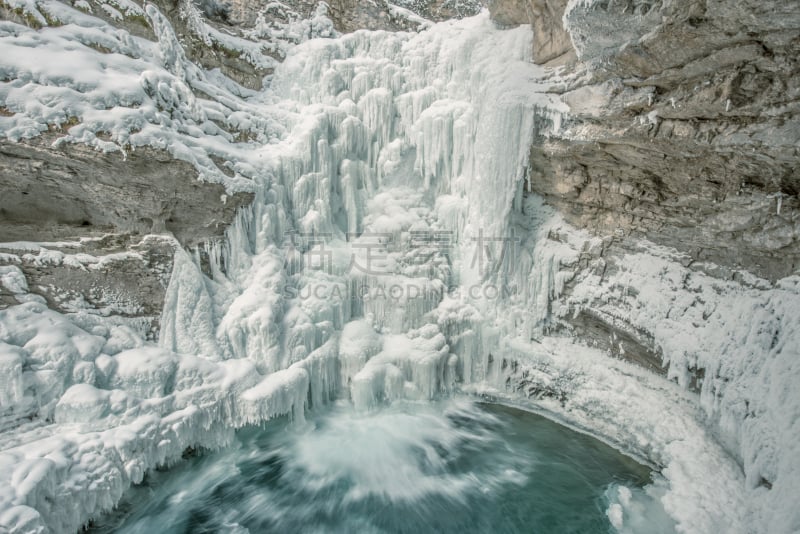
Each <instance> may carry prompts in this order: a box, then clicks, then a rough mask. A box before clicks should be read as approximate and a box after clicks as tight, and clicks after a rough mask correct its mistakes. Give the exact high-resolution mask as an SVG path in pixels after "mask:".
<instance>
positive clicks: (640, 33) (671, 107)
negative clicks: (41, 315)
mask: <svg viewBox="0 0 800 534" xmlns="http://www.w3.org/2000/svg"><path fill="white" fill-rule="evenodd" d="M628 4H630V5H628ZM746 4H747V5H742V4H741V3H739V4H736V5H735V6H728V7H726V6H725V5H724V3H723V4H720V5H711V3H710V2H708V3H707V2H698V1H692V0H685V1H681V2H671V3H669V5H661V3H660V2H656V3H650V4H647V3H631V2H628V3H625V2H611V3H604V2H595V3H585V4H580V5H578V7H575V8H574V9H572V10H571V11H570V12H569V13H567V14H566V17H565V21H566V23H567V27H568V29H569V31H570V35H571V37H572V40H573V42H574V43H575V46H576V48H577V52H578V54H579V56H580V58H581V60H582V62H581V63H578V64H577V65H575V66H574V68H575V69H576V71H579V72H581V73H582V74H583V75H584V76H583V78H582V79H581V81H580V82H577V83H575V85H573V86H567V87H559V88H554V90H556V91H560V92H562V93H563V100H564V101H565V102H566V103H568V104H569V106H570V108H571V121H570V123H569V124H568V125H567V127H566V129H565V131H564V134H563V135H562V136H561V137H560V138H550V139H547V140H542V143H541V145H540V146H537V147H535V148H534V150H533V153H532V163H531V166H532V169H533V171H534V172H533V179H532V187H533V190H534V191H535V192H537V193H539V194H541V195H543V196H544V197H545V198H547V199H548V201H549V202H551V203H552V204H553V205H555V206H557V207H558V208H559V210H560V211H561V212H562V213H563V214H564V215H565V216H566V217H567V219H568V220H569V221H570V222H571V223H573V224H575V225H577V226H579V227H583V228H589V229H592V230H594V231H597V232H602V233H614V232H616V233H623V234H624V235H632V236H635V237H646V238H648V239H650V240H652V241H654V242H657V243H661V244H664V245H669V246H672V247H674V248H676V249H678V250H680V251H684V252H687V253H688V254H689V255H690V256H691V257H692V258H693V259H694V260H695V261H713V262H716V263H719V264H721V265H725V266H731V267H735V268H743V269H746V270H748V271H751V272H753V273H756V274H758V275H759V276H762V277H765V278H767V279H770V280H775V279H777V278H780V277H783V276H786V275H788V274H791V273H793V272H795V271H796V270H797V269H798V267H800V211H798V208H800V202H799V201H798V196H797V195H798V193H799V192H800V174H798V172H797V171H798V169H799V168H800V151H798V146H800V65H798V59H797V58H798V57H800V6H798V5H797V4H796V3H794V2H786V1H779V0H775V1H772V2H767V3H764V2H748V3H746ZM767 4H768V5H767ZM745 14H747V15H745Z"/></svg>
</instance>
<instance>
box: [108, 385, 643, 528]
mask: <svg viewBox="0 0 800 534" xmlns="http://www.w3.org/2000/svg"><path fill="white" fill-rule="evenodd" d="M650 477H651V473H650V470H649V469H648V468H647V467H645V466H643V465H640V464H639V463H637V462H636V461H634V460H632V459H630V458H628V457H626V456H624V455H622V454H620V453H618V452H617V451H615V450H614V449H612V448H610V447H608V446H607V445H605V444H603V443H601V442H600V441H598V440H595V439H593V438H591V437H589V436H586V435H583V434H580V433H577V432H574V431H572V430H570V429H568V428H566V427H563V426H560V425H558V424H556V423H554V422H552V421H550V420H548V419H545V418H543V417H541V416H538V415H535V414H532V413H529V412H525V411H521V410H517V409H514V408H509V407H505V406H500V405H491V404H482V403H477V402H474V401H472V400H467V399H457V400H448V401H443V402H438V403H401V404H395V405H393V406H391V407H387V408H385V409H383V410H381V411H378V412H375V413H370V414H358V413H355V412H354V411H353V410H352V408H350V407H349V406H347V405H344V404H342V405H336V406H334V407H332V408H330V409H329V410H327V411H325V412H324V413H321V414H318V415H316V416H315V417H312V418H309V420H308V423H307V424H306V425H304V426H303V427H298V426H297V425H291V424H289V423H288V422H287V421H286V420H277V421H273V422H271V423H269V424H267V425H266V426H264V427H263V428H246V429H243V430H241V431H239V432H238V434H237V444H236V445H235V446H234V447H231V448H229V449H226V450H223V451H219V452H213V453H212V452H208V453H201V454H197V455H195V456H194V457H191V458H188V459H185V460H183V461H181V462H180V463H178V465H176V466H173V467H172V468H170V469H169V470H166V471H156V472H153V473H150V474H149V475H148V477H147V479H146V480H145V482H144V483H143V484H142V485H140V486H137V487H136V488H134V489H133V490H132V491H131V492H130V493H129V494H128V495H127V497H126V499H125V501H124V502H123V503H122V504H121V506H120V507H119V510H117V511H116V512H115V513H113V514H110V515H109V516H107V517H104V518H102V519H101V520H99V521H97V522H96V523H95V525H94V529H93V530H94V531H96V532H112V531H113V532H127V533H134V532H141V533H148V534H149V533H154V532H159V533H210V532H233V533H239V532H242V533H244V532H251V533H256V532H259V533H261V532H279V533H294V532H341V533H345V532H346V533H353V532H367V533H369V532H375V533H383V532H386V533H389V532H391V533H414V534H418V533H421V532H438V533H448V532H453V533H459V534H464V533H472V532H476V533H477V532H480V533H486V532H492V533H502V532H509V533H511V532H525V533H531V532H533V533H537V532H542V533H570V532H575V533H578V532H580V533H586V532H614V531H615V529H613V528H612V525H611V522H610V521H609V518H608V516H607V513H606V511H607V510H608V507H609V503H610V499H611V500H613V495H616V493H618V489H619V488H620V487H623V488H630V489H632V490H633V491H634V492H635V493H636V494H642V495H644V493H643V492H642V491H641V490H640V489H637V488H641V487H642V486H644V485H645V484H647V483H649V482H650ZM623 491H626V492H627V490H623ZM610 495H611V496H612V497H609V496H610ZM648 507H649V505H641V506H639V508H640V509H641V510H644V512H643V513H644V514H645V515H646V514H647V513H649V512H647V510H648V509H649V508H652V507H649V508H648ZM656 519H658V518H654V519H653V521H649V520H648V519H647V518H646V517H644V518H641V517H640V518H639V522H640V523H642V524H644V525H646V526H645V528H644V529H643V531H648V532H655V531H656V530H657V529H655V528H654V527H653V526H652V525H653V524H654V522H655V520H656ZM647 525H649V527H647ZM634 530H635V529H634ZM626 531H627V530H626Z"/></svg>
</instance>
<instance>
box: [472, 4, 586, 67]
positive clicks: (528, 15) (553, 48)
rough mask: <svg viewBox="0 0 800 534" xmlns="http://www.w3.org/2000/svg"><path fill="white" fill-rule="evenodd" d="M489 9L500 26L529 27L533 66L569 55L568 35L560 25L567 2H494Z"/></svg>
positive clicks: (570, 48)
mask: <svg viewBox="0 0 800 534" xmlns="http://www.w3.org/2000/svg"><path fill="white" fill-rule="evenodd" d="M488 7H489V12H490V13H491V15H492V19H493V20H494V21H495V22H497V23H498V24H500V25H502V26H518V25H520V24H530V25H531V26H532V28H533V59H534V61H535V62H536V63H547V62H548V61H551V60H554V59H556V58H558V57H560V56H564V55H565V54H568V53H570V52H572V50H573V48H572V42H571V41H570V36H569V34H568V33H567V31H566V30H565V29H564V27H563V25H562V24H561V18H562V17H563V15H564V9H565V8H566V7H567V0H520V1H509V0H493V1H491V2H489V4H488Z"/></svg>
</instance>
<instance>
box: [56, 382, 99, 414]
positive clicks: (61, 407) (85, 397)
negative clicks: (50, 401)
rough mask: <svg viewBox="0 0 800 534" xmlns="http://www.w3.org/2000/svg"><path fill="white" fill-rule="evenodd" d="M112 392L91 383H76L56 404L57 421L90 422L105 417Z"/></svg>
mask: <svg viewBox="0 0 800 534" xmlns="http://www.w3.org/2000/svg"><path fill="white" fill-rule="evenodd" d="M110 396H111V393H110V392H108V391H104V390H102V389H97V388H96V387H94V386H92V385H90V384H75V385H74V386H72V387H70V388H69V389H68V390H67V391H66V392H65V393H64V395H62V396H61V399H59V401H58V404H56V412H55V420H56V423H88V422H91V421H96V420H97V419H100V418H102V417H105V416H106V415H107V414H108V412H109V408H110V403H109V397H110Z"/></svg>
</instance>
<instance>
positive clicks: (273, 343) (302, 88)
mask: <svg viewBox="0 0 800 534" xmlns="http://www.w3.org/2000/svg"><path fill="white" fill-rule="evenodd" d="M499 49H502V50H504V51H506V54H507V55H508V56H509V59H508V61H506V62H497V61H495V60H494V58H495V51H496V50H499ZM529 53H530V50H529V35H528V34H527V32H526V30H525V29H524V28H521V29H518V30H513V31H497V30H495V29H494V28H492V27H491V23H490V22H489V21H488V20H487V19H486V18H485V17H478V18H476V19H474V20H470V21H461V22H459V23H446V24H442V25H439V26H437V27H436V31H429V32H424V33H422V34H419V35H405V34H392V33H385V32H375V33H364V32H357V33H355V34H352V35H347V36H344V37H342V38H340V39H337V40H318V41H311V42H308V43H306V44H304V45H302V46H299V47H297V48H296V49H294V50H293V51H292V52H291V53H290V54H289V55H288V57H287V58H286V60H285V61H284V62H283V63H282V64H281V65H280V66H279V67H278V68H277V70H276V72H275V76H274V81H273V85H272V90H273V91H274V95H275V97H276V98H277V99H279V100H281V99H284V100H281V101H282V102H287V103H288V104H284V105H285V106H286V107H287V108H288V109H290V110H291V111H292V113H291V115H290V117H289V123H288V124H287V130H289V131H290V132H291V134H290V135H289V137H288V138H287V139H286V140H285V141H283V142H282V143H281V144H279V145H277V146H276V147H275V149H274V151H273V154H274V156H273V160H274V161H275V165H274V168H273V169H272V171H271V173H270V175H269V179H267V180H261V181H260V182H259V183H258V187H259V188H260V190H259V193H258V197H257V201H256V203H255V204H254V206H253V207H251V208H250V209H249V210H245V211H244V212H243V215H242V216H240V217H239V218H237V220H236V222H235V224H234V225H233V226H232V227H231V229H230V230H229V231H228V235H227V242H226V243H225V244H224V245H223V246H222V253H221V254H214V255H213V256H212V255H209V259H210V260H211V261H214V262H215V263H216V265H215V266H213V267H212V277H213V283H209V284H206V285H207V287H209V288H211V291H212V293H213V292H214V291H215V288H222V291H223V292H224V293H225V294H226V296H227V299H228V301H229V302H228V303H227V306H226V307H225V308H224V309H220V310H219V311H220V313H219V315H218V317H216V318H214V317H206V332H208V333H212V332H215V334H214V336H215V337H216V341H217V345H218V346H219V347H220V349H221V350H220V352H221V353H222V354H223V355H224V357H226V358H250V359H252V360H253V361H255V362H256V365H257V367H258V368H259V370H261V371H262V372H265V373H270V372H274V371H277V370H279V369H284V368H286V367H288V366H289V365H292V363H293V362H298V364H299V362H301V361H302V360H303V358H311V356H310V355H311V354H313V353H315V351H317V350H318V348H319V347H320V346H322V345H323V344H325V343H327V342H328V340H330V339H331V335H332V333H333V332H334V331H335V330H339V329H341V328H342V326H343V325H344V324H345V323H347V322H348V321H350V320H351V319H354V318H358V317H366V318H369V320H370V321H372V322H373V326H374V327H375V328H377V329H379V330H380V329H384V330H386V331H388V332H392V333H394V334H400V335H404V336H406V337H407V335H406V334H405V333H406V332H408V331H410V330H413V329H417V328H420V327H423V330H424V328H427V327H425V326H424V325H425V324H426V323H427V322H428V320H426V319H424V318H425V317H426V315H427V314H429V313H431V312H433V311H434V310H435V309H436V307H437V306H438V305H439V302H440V301H441V299H442V297H443V296H444V295H445V294H446V293H447V291H448V289H449V288H450V287H452V285H453V283H454V281H455V280H460V281H461V282H462V283H466V282H467V281H473V282H474V283H477V284H480V283H481V282H483V278H482V277H485V273H478V272H477V269H476V268H475V266H474V265H472V264H470V262H469V261H460V257H466V259H469V256H468V255H469V252H470V248H471V247H469V244H470V239H471V236H472V235H473V234H477V232H481V233H483V234H485V235H492V236H499V235H504V234H505V232H506V229H507V226H508V224H509V221H510V217H511V213H510V210H511V207H512V204H513V202H512V201H513V197H514V195H515V194H516V191H517V189H518V186H517V183H519V182H520V181H521V180H522V179H523V177H524V172H525V166H526V163H527V154H528V147H529V146H530V143H531V141H532V136H533V135H534V132H536V131H539V132H546V131H547V129H548V128H558V124H559V121H560V119H559V118H558V117H559V116H560V113H562V112H563V111H564V108H563V107H562V106H563V104H560V103H558V101H557V100H555V99H553V98H552V97H550V96H548V95H545V94H543V88H544V87H545V86H544V85H543V82H541V81H539V80H540V79H542V78H543V77H544V74H543V71H542V69H541V68H540V67H537V66H535V65H533V64H531V63H530V62H529V61H528V60H529ZM476 73H480V74H476ZM537 122H538V123H540V124H537ZM404 161H407V162H409V163H408V164H406V163H404ZM401 185H402V187H404V188H406V189H407V190H406V191H398V190H397V187H398V186H401ZM498 192H499V193H498ZM505 192H508V193H505ZM407 195H408V196H410V201H409V200H408V199H406V200H404V199H403V198H402V197H405V196H407ZM442 196H444V197H448V198H452V199H453V201H450V202H448V203H439V202H438V201H437V199H438V198H439V197H442ZM455 199H461V200H460V201H459V202H455V201H454V200H455ZM454 206H455V207H456V208H455V209H457V210H459V209H461V210H466V211H464V212H462V213H460V214H458V215H455V214H453V213H452V210H453V207H454ZM467 207H468V208H467ZM439 209H442V211H443V212H444V217H442V218H441V220H440V218H439V214H438V210H439ZM268 210H269V211H271V212H273V213H276V214H277V217H274V216H273V217H269V216H267V214H266V213H265V212H266V211H268ZM470 210H471V211H470ZM275 219H277V220H278V223H277V224H275ZM467 221H469V224H467ZM433 230H437V231H440V232H448V233H452V235H456V236H459V238H460V244H459V243H456V244H455V253H454V254H453V256H454V257H453V258H452V259H451V260H452V264H451V265H446V269H445V270H444V271H442V270H441V269H438V270H435V272H433V273H430V272H428V273H425V272H423V271H419V269H418V271H419V272H415V261H416V259H415V258H409V257H408V256H409V255H410V254H412V253H414V252H415V251H414V250H412V247H411V246H410V244H409V239H410V238H409V235H410V232H415V231H416V232H425V231H433ZM291 232H295V233H296V234H297V235H296V236H294V237H292V236H289V237H288V238H287V235H289V234H290V233H291ZM282 233H283V235H282ZM376 236H377V237H376ZM286 239H291V240H292V241H297V243H294V242H293V243H292V247H293V248H292V250H297V251H299V252H301V253H304V255H305V257H304V258H303V259H301V260H299V261H301V262H302V263H303V264H304V266H305V268H302V266H301V267H300V270H299V272H298V273H296V274H292V275H287V272H286V270H285V269H284V265H285V264H286V262H287V259H286V253H285V251H284V250H282V249H281V245H283V244H284V243H285V241H286ZM492 246H494V245H492ZM295 247H296V248H295ZM459 248H460V250H459ZM376 249H379V250H380V254H378V253H376V252H375V251H376ZM365 255H366V256H370V257H365ZM373 255H374V258H373V257H372V256H373ZM378 256H380V258H378ZM348 257H350V262H351V264H350V265H346V264H347V260H348ZM315 258H316V259H319V260H320V263H318V264H315V263H314V259H315ZM362 259H363V263H370V262H371V263H372V264H371V265H370V268H373V270H380V272H379V273H377V274H376V273H360V272H357V270H355V269H353V268H352V267H353V265H352V263H355V262H358V261H359V260H362ZM445 260H446V259H445ZM293 261H298V260H293ZM326 262H327V264H326ZM378 263H380V268H379V269H377V268H376V267H377V264H378ZM416 263H418V262H416ZM441 263H442V262H440V264H441ZM444 263H447V262H446V261H444ZM362 265H363V264H362ZM195 271H196V272H199V267H198V269H196V270H195ZM176 272H177V271H176ZM420 275H423V276H420ZM172 280H173V282H172V284H177V285H181V284H183V283H187V284H196V283H197V282H196V281H194V280H192V279H191V278H187V279H186V281H185V282H182V277H180V276H174V277H173V279H172ZM342 285H343V291H335V292H332V291H331V289H333V288H339V287H342ZM231 288H233V292H232V294H233V295H235V296H233V297H232V298H231V296H230V295H231ZM287 289H288V290H290V291H287ZM303 290H306V291H307V292H308V294H313V295H315V296H318V295H319V294H325V295H326V296H328V298H325V299H319V298H317V299H314V298H312V299H309V298H296V297H294V295H293V294H296V293H297V292H303ZM392 292H395V293H396V295H395V294H392ZM414 292H418V293H419V295H412V294H411V293H414ZM197 293H198V291H197V290H196V289H195V290H192V289H190V288H187V289H186V290H177V289H175V288H173V287H171V288H170V295H173V294H179V295H184V297H183V298H184V301H182V302H180V301H174V302H173V300H169V301H168V304H169V305H168V306H167V307H165V309H164V317H165V319H166V318H168V317H169V318H171V317H175V316H181V311H180V310H181V309H183V308H186V309H190V310H192V313H193V314H194V316H195V317H196V316H197V315H198V313H200V312H199V311H198V310H197V308H198V306H197V304H198V303H197V301H196V300H193V299H196V297H194V295H197ZM331 293H335V296H334V297H333V298H331ZM179 298H180V297H179ZM212 299H213V300H215V301H220V300H222V299H220V298H218V297H216V296H214V297H212ZM290 317H291V319H290V320H289V319H288V318H290ZM170 320H171V319H170ZM170 324H171V323H170ZM429 327H432V324H431V325H429ZM434 328H435V327H434ZM437 332H438V330H437ZM430 335H433V334H432V333H431V334H430ZM172 337H173V336H171V335H170V336H164V337H162V342H166V343H168V345H167V346H169V347H170V348H173V349H179V348H180V347H179V346H178V345H175V343H174V342H173V341H171V339H172ZM198 337H199V338H200V339H203V338H205V337H207V335H205V334H203V335H200V336H197V335H193V336H191V338H192V339H193V340H196V339H198ZM438 337H439V338H441V339H444V338H443V337H442V336H441V334H438ZM170 343H171V345H169V344H170ZM207 347H209V348H213V347H214V344H213V343H207ZM194 348H195V349H196V347H194ZM331 350H334V349H331ZM425 350H427V353H425V351H423V353H420V355H419V356H416V355H414V354H415V353H414V352H413V351H411V352H410V353H409V354H410V355H409V354H405V353H404V352H403V351H401V352H399V353H398V352H392V353H385V352H384V353H380V354H378V355H376V356H375V359H376V362H377V361H380V362H383V363H381V364H380V365H378V364H377V363H376V364H374V365H371V366H368V368H365V369H364V373H360V374H359V373H357V374H355V375H354V376H353V380H354V382H353V384H354V385H353V386H352V387H353V388H355V389H353V391H356V390H358V391H359V392H360V393H359V394H358V395H357V398H358V399H372V400H370V401H368V402H366V404H365V403H362V402H357V404H359V405H364V406H365V407H366V406H367V405H372V404H374V402H377V400H378V399H380V398H384V397H386V398H392V397H402V396H403V395H404V394H403V392H407V393H409V395H411V396H412V397H416V396H420V395H421V396H423V397H427V398H432V397H433V396H434V395H435V394H437V393H438V392H441V391H446V390H448V389H450V387H451V386H450V385H446V384H448V382H452V381H454V380H455V375H454V374H453V373H454V372H455V371H454V369H455V367H456V362H457V360H458V358H457V357H453V358H451V357H450V353H449V349H448V348H447V346H446V344H444V342H442V344H440V346H438V347H436V348H427V349H425ZM470 350H471V349H470ZM190 352H193V353H198V352H200V353H206V354H207V352H205V351H203V350H199V351H198V350H192V351H190ZM334 352H335V350H334ZM473 352H474V353H475V354H476V355H477V354H479V353H481V352H482V351H480V350H475V351H473ZM440 353H441V354H440ZM209 356H212V357H215V355H209ZM335 357H337V356H336V355H335V354H334V358H335ZM468 357H469V358H470V360H471V358H472V356H468ZM398 359H399V360H402V361H399V360H398ZM465 366H466V369H467V374H468V375H471V372H472V371H471V370H472V369H473V367H475V366H474V365H473V363H472V362H471V361H470V362H468V363H467V364H462V365H461V367H462V368H464V367H465ZM308 367H309V373H310V374H311V375H312V378H311V383H312V391H311V393H310V397H311V398H312V399H313V398H327V397H329V396H330V392H329V391H325V392H316V391H313V387H314V385H315V384H317V383H319V381H318V380H317V379H316V378H315V377H314V376H313V375H314V374H315V373H316V372H324V371H319V370H318V366H316V365H313V366H308ZM481 367H482V366H481V365H477V368H481ZM445 375H447V377H448V378H445ZM476 376H477V375H476ZM369 377H372V378H369ZM368 378H369V380H371V382H370V384H367V385H365V383H364V381H365V380H367V379H368ZM323 382H325V383H326V384H328V382H327V381H323ZM378 382H380V383H381V384H383V386H380V387H379V386H378ZM384 386H385V387H384ZM365 387H366V388H367V390H368V391H369V394H365V393H363V391H364V388H365ZM387 388H388V389H387ZM334 391H336V388H334ZM342 393H343V392H342V391H338V394H342ZM354 395H355V393H354Z"/></svg>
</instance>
